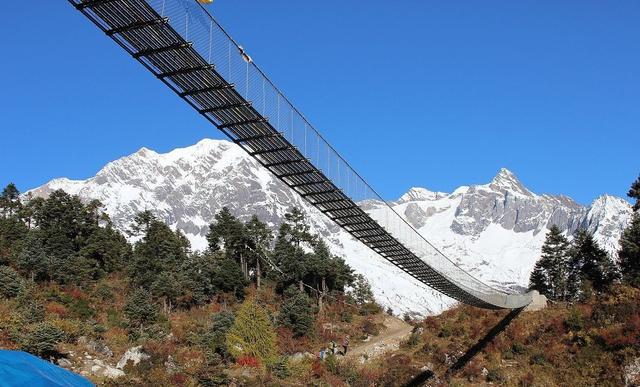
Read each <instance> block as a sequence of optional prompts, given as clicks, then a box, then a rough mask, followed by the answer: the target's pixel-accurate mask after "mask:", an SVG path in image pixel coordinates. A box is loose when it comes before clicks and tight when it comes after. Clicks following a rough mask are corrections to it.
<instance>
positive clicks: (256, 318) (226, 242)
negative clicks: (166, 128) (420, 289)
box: [0, 182, 640, 386]
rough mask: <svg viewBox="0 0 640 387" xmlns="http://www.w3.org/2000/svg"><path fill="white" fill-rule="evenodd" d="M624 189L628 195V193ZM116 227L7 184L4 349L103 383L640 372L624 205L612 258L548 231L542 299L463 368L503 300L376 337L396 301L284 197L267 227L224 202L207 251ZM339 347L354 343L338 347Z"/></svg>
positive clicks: (602, 376)
mask: <svg viewBox="0 0 640 387" xmlns="http://www.w3.org/2000/svg"><path fill="white" fill-rule="evenodd" d="M638 184H640V183H638V182H636V183H634V186H633V187H632V189H631V191H630V193H629V194H630V196H631V197H632V198H636V199H638V197H640V191H638ZM634 187H635V188H634ZM637 208H638V203H636V209H637ZM128 233H129V235H127V237H125V235H123V234H121V233H120V232H118V231H116V230H115V229H114V227H113V226H112V223H111V221H110V219H109V217H108V215H107V214H105V213H104V212H103V211H102V207H101V204H100V203H99V202H97V201H91V202H82V201H81V200H80V199H79V198H78V197H75V196H72V195H69V194H67V193H65V192H63V191H55V192H52V193H51V194H50V195H49V196H48V198H46V199H44V198H28V200H21V199H20V195H19V192H18V190H17V189H16V188H15V187H14V186H13V185H9V186H7V187H6V188H5V189H4V190H3V192H2V194H1V195H0V347H2V348H5V349H19V350H24V351H28V352H31V353H33V354H36V355H38V356H40V357H42V358H44V359H47V360H51V361H53V362H55V363H57V364H59V365H61V366H63V367H65V368H68V369H70V370H73V371H75V372H77V373H81V374H83V375H85V376H87V377H89V378H90V379H91V380H93V381H94V382H96V383H101V384H106V385H183V386H187V385H209V386H213V385H273V386H279V385H331V386H339V385H352V386H395V385H404V384H410V383H417V382H418V381H421V382H425V383H427V385H434V386H435V385H485V384H498V385H507V386H550V385H566V386H569V385H570V386H593V385H599V386H600V385H601V386H608V385H611V386H615V385H624V384H625V383H627V384H628V385H634V384H633V383H638V382H639V381H640V379H638V378H640V290H639V289H638V286H639V284H640V280H639V278H640V215H638V213H637V212H636V213H635V214H634V216H633V219H632V221H631V223H630V224H629V226H628V227H627V229H626V230H625V231H624V233H623V235H622V238H621V240H620V249H619V252H618V256H617V257H611V256H609V255H608V254H607V253H606V252H605V251H604V250H603V249H602V248H600V247H599V246H598V244H597V242H595V241H594V240H593V238H592V236H591V235H590V234H588V233H585V232H584V231H581V230H579V231H578V232H577V233H576V235H575V236H574V237H573V238H571V239H570V240H569V239H567V238H565V237H564V236H563V235H562V234H561V233H559V232H558V230H557V229H556V228H552V229H551V230H550V231H549V233H548V234H547V239H546V241H545V245H544V248H543V254H542V256H541V259H540V261H539V262H538V264H537V265H536V269H535V270H534V272H533V274H532V276H531V287H532V288H535V289H537V290H539V291H540V292H541V293H543V294H544V295H546V296H547V297H548V298H549V300H550V305H549V307H548V308H547V309H545V310H543V311H540V312H531V313H529V312H524V313H522V314H520V315H519V316H518V317H517V318H516V319H515V320H514V321H513V322H511V324H510V325H508V326H506V328H505V329H504V330H503V331H501V333H499V334H498V335H497V336H496V338H495V339H493V340H491V341H488V342H487V343H485V344H486V345H484V346H480V347H479V348H478V352H477V355H476V356H475V357H473V358H472V359H471V360H470V361H469V362H467V363H463V364H462V365H460V363H459V361H460V359H464V357H465V356H464V355H465V352H467V351H469V349H471V348H474V344H476V343H478V342H479V341H482V339H483V337H485V335H486V334H487V332H489V331H490V330H491V329H492V328H494V327H496V326H499V323H500V320H501V319H502V318H504V317H505V315H506V312H503V311H495V312H494V311H485V310H480V309H477V308H472V307H467V306H459V307H456V308H454V309H451V310H449V311H447V312H445V313H443V314H442V315H440V316H432V317H427V318H426V319H424V320H423V319H420V320H412V319H411V318H410V316H408V315H407V316H405V320H406V322H408V323H410V324H412V326H413V330H412V333H411V334H409V335H407V337H404V336H402V337H403V340H402V342H401V343H400V344H399V345H397V344H396V345H395V346H394V345H388V346H387V347H383V346H382V345H378V344H375V343H376V342H377V340H378V339H379V338H380V337H382V336H384V332H385V329H386V327H385V326H384V325H383V322H385V321H386V322H388V321H389V318H390V317H388V316H387V317H385V316H386V315H388V314H391V313H392V312H393V311H392V310H387V311H382V310H381V308H380V307H379V306H378V305H377V304H376V303H375V301H374V299H373V295H372V292H371V289H370V286H369V284H368V283H367V281H366V280H365V279H364V278H363V277H362V276H359V275H355V274H354V273H353V271H352V269H351V268H350V267H349V266H348V265H347V264H346V263H345V261H344V260H343V259H342V258H340V257H336V256H333V255H332V254H331V253H330V251H329V249H328V248H327V246H326V245H325V243H324V242H323V241H322V240H321V239H320V238H319V237H318V236H317V235H314V234H313V233H311V232H310V229H309V226H308V224H307V221H306V219H305V214H304V213H303V212H302V211H300V210H299V209H297V208H292V209H291V210H290V212H289V213H287V214H286V216H285V221H284V222H283V223H282V224H280V225H279V228H278V229H277V231H276V232H274V231H272V230H270V229H269V228H268V227H267V226H266V224H265V223H263V222H262V221H261V220H260V219H259V218H258V217H252V218H251V219H249V220H248V221H246V222H242V221H240V220H239V219H237V218H236V217H234V216H233V215H232V214H231V212H230V211H228V210H227V209H226V208H225V209H223V210H221V211H220V212H219V213H218V214H217V215H216V217H215V221H214V222H213V223H212V224H211V225H210V227H209V233H208V235H207V241H208V248H207V249H206V251H204V252H193V251H191V249H190V246H189V242H188V240H187V239H186V238H185V237H184V235H183V234H182V233H181V232H180V231H174V230H172V229H171V228H170V227H168V226H167V225H166V224H164V223H163V222H161V221H159V220H158V219H157V218H156V217H154V215H153V212H152V211H145V212H142V213H138V214H136V216H135V217H134V221H133V222H132V224H131V225H130V227H129V229H128ZM129 241H135V243H130V242H129ZM395 321H397V320H395ZM405 326H406V324H405ZM409 328H411V327H409ZM402 331H403V330H400V331H399V332H402ZM409 331H410V329H409V330H406V332H407V333H408V332H409ZM381 333H382V334H381ZM394 334H396V333H395V332H394ZM378 335H380V336H378ZM380 342H381V343H382V341H380ZM372 343H374V344H372ZM343 345H347V347H344V346H343ZM334 346H335V348H336V350H335V353H334V350H333V349H332V348H333V347H334ZM369 347H371V348H373V351H370V352H366V351H364V352H363V351H357V350H358V349H359V348H360V349H362V348H369ZM352 348H353V349H356V351H354V352H356V353H357V355H356V356H343V353H344V352H347V353H348V354H349V350H353V349H352ZM321 353H322V355H321Z"/></svg>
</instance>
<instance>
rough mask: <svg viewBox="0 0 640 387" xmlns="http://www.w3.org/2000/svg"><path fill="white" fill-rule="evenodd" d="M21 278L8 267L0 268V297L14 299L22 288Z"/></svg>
mask: <svg viewBox="0 0 640 387" xmlns="http://www.w3.org/2000/svg"><path fill="white" fill-rule="evenodd" d="M23 286H24V285H23V281H22V277H20V275H19V274H18V273H17V272H16V271H15V270H13V269H12V268H11V267H9V266H4V265H3V266H0V297H2V298H14V297H16V296H17V295H18V294H19V293H20V290H21V289H22V287H23Z"/></svg>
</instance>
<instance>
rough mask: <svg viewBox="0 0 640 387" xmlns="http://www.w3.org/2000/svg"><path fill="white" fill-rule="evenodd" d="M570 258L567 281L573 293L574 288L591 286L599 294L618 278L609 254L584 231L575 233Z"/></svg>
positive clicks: (580, 230)
mask: <svg viewBox="0 0 640 387" xmlns="http://www.w3.org/2000/svg"><path fill="white" fill-rule="evenodd" d="M570 256H571V260H570V273H569V281H570V284H572V285H573V287H574V288H573V291H575V290H576V288H575V287H576V286H582V287H584V286H592V287H593V288H594V289H595V290H596V291H600V292H601V291H604V290H606V289H607V288H608V287H609V286H610V285H611V284H613V282H614V281H615V280H616V279H618V277H619V273H618V271H617V268H616V266H615V263H614V262H613V260H612V259H611V257H609V254H607V252H606V251H605V250H603V249H602V248H601V247H600V246H599V245H598V243H597V242H596V241H595V239H593V235H591V234H590V233H589V232H587V231H586V230H582V229H579V230H577V231H576V233H575V235H574V238H573V241H572V244H571V250H570ZM585 281H586V282H585Z"/></svg>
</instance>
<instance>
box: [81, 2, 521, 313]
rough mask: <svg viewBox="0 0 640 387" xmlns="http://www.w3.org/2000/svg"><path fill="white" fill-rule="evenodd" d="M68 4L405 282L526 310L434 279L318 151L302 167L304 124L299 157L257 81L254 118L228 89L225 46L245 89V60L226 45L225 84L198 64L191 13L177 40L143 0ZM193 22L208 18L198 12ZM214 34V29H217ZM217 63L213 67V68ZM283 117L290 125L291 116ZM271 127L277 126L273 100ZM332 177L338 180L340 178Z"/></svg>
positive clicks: (496, 295) (249, 106) (485, 304)
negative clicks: (235, 58)
mask: <svg viewBox="0 0 640 387" xmlns="http://www.w3.org/2000/svg"><path fill="white" fill-rule="evenodd" d="M69 1H70V2H71V3H72V4H73V5H74V6H75V7H76V8H77V9H78V10H79V11H81V12H82V13H83V14H84V15H85V16H87V17H88V18H89V19H90V20H91V21H93V22H94V23H95V24H96V25H97V26H98V27H99V28H100V29H102V30H103V31H104V32H105V33H106V34H107V35H108V36H109V37H111V38H112V39H113V40H115V41H116V42H117V43H118V44H119V45H120V46H121V47H122V48H123V49H125V50H126V51H127V52H128V53H129V54H130V55H131V56H132V57H133V58H135V59H136V60H138V61H139V62H140V63H141V64H142V65H144V66H145V67H146V68H147V69H148V70H149V71H151V72H152V73H153V74H154V75H155V76H156V77H158V79H160V80H161V81H162V82H164V83H165V84H166V85H167V86H168V87H169V88H171V90H173V91H174V92H175V93H176V94H177V95H179V96H180V97H181V98H182V99H184V100H185V101H186V102H187V103H188V104H189V105H191V106H192V107H193V108H194V109H195V110H196V111H198V112H199V113H200V114H202V115H203V116H204V117H205V118H206V119H207V120H208V121H210V122H211V123H212V124H214V125H215V126H216V127H217V128H218V129H220V130H221V131H222V132H224V133H225V134H226V135H227V136H228V137H229V138H230V139H231V140H233V141H234V142H235V143H236V144H238V145H239V146H240V147H242V148H243V149H244V150H245V151H247V152H248V153H249V154H250V155H252V156H253V157H254V158H255V159H256V160H257V161H258V162H260V164H262V165H263V166H264V167H265V168H267V169H268V170H269V171H271V172H272V173H273V174H274V175H276V176H277V177H278V178H279V179H280V180H281V181H283V182H284V183H285V184H287V185H288V186H289V187H291V188H292V189H293V190H294V191H296V192H297V193H298V194H299V195H301V196H302V197H303V198H304V199H305V200H307V201H308V202H309V203H311V204H312V205H314V206H315V207H316V208H318V209H319V210H320V211H321V212H323V213H324V214H326V216H328V217H329V218H330V219H332V220H333V221H334V222H335V223H337V224H338V225H340V226H341V227H342V228H343V229H345V230H346V231H347V232H349V233H350V234H351V235H352V236H353V237H354V238H356V239H358V240H359V241H361V242H362V243H364V244H365V245H367V246H369V247H370V248H371V249H372V250H374V251H375V252H377V253H378V254H380V255H381V256H383V257H385V258H386V259H387V260H389V261H390V262H392V263H393V264H394V265H396V266H397V267H399V268H400V269H402V270H403V271H405V272H406V273H408V274H409V275H411V276H413V277H414V278H416V279H417V280H419V281H421V282H423V283H425V284H427V285H428V286H430V287H433V288H434V289H436V290H438V291H440V292H442V293H444V294H446V295H448V296H450V297H453V298H455V299H457V300H459V301H461V302H464V303H466V304H470V305H475V306H478V307H482V308H492V309H495V308H519V307H522V306H524V305H526V304H528V303H529V301H530V297H529V296H528V295H520V294H507V293H504V292H501V291H497V290H495V289H493V288H490V287H488V286H487V285H485V284H483V283H481V282H480V281H478V280H476V279H475V278H473V277H471V276H469V275H468V274H466V273H464V272H462V273H457V272H456V273H455V276H453V275H451V274H449V273H447V274H449V275H446V274H445V273H443V272H442V271H443V270H436V269H434V268H433V267H432V265H429V264H428V263H426V262H425V261H424V260H423V259H421V258H420V257H418V255H416V254H414V253H413V252H412V251H411V250H410V249H409V248H407V247H406V246H405V245H404V244H403V243H402V242H401V241H400V240H399V238H398V237H397V235H396V236H394V235H392V234H391V233H390V232H388V231H387V230H386V229H385V228H384V227H383V226H381V225H380V224H379V222H378V221H376V220H374V219H373V218H372V217H371V216H370V215H369V214H368V213H367V212H365V211H364V210H363V209H362V208H360V207H359V206H358V205H357V204H356V202H355V201H354V199H353V198H352V197H350V196H348V195H347V194H346V193H345V189H344V185H343V186H342V188H340V187H338V186H337V185H336V182H335V180H336V179H335V178H334V179H333V180H332V179H330V178H329V177H328V176H327V174H325V172H323V171H322V170H321V169H320V168H319V167H318V165H317V164H318V163H319V160H320V155H319V150H318V157H317V158H316V162H315V163H314V162H312V160H311V159H310V157H309V153H308V152H306V146H307V133H306V129H307V125H306V123H305V134H304V136H305V137H304V141H305V142H304V147H305V152H301V150H300V149H299V148H298V147H297V146H295V145H294V144H293V143H292V141H291V139H288V138H287V137H286V135H285V134H284V133H282V132H280V131H278V129H277V126H278V125H275V126H274V119H273V118H270V117H267V116H265V110H266V109H265V107H264V104H265V100H264V88H265V86H264V85H265V84H264V81H265V80H264V79H263V80H262V82H263V83H262V87H263V100H262V105H263V108H262V109H261V110H262V111H259V110H258V108H257V107H256V106H254V104H253V103H252V102H251V101H249V100H248V99H247V98H246V97H247V90H245V93H244V94H245V96H243V95H242V85H234V84H233V83H231V82H230V78H232V77H233V75H232V68H231V67H232V66H231V47H232V45H231V43H233V49H234V51H235V50H240V55H241V58H243V59H244V60H245V62H246V66H247V89H248V82H249V63H250V59H249V58H248V57H247V56H246V54H244V51H242V49H241V48H239V47H238V46H236V45H235V42H233V40H231V39H230V38H229V42H230V43H229V46H228V48H229V68H228V74H227V76H226V77H224V76H223V75H222V70H220V69H219V68H217V67H216V65H214V64H212V63H210V62H211V60H210V59H209V60H205V58H204V56H203V55H202V49H200V50H198V49H197V48H196V47H194V42H193V41H188V40H187V36H186V35H188V31H189V30H188V23H189V20H190V19H189V16H188V15H190V13H189V12H193V11H192V10H191V11H190V10H189V9H188V8H184V10H185V15H187V16H186V19H185V24H184V25H185V27H186V28H185V33H183V34H181V33H178V31H177V30H176V25H175V24H172V22H171V18H168V17H165V16H164V15H161V14H160V13H162V12H163V11H164V10H165V8H164V7H165V5H166V4H165V1H164V0H163V1H162V4H161V8H160V4H156V6H155V7H154V6H152V5H151V4H150V2H151V0H149V2H148V1H146V0H69ZM168 1H169V2H173V3H174V5H176V7H174V9H173V12H174V14H175V12H179V11H180V9H181V8H180V6H181V5H184V6H185V7H187V6H189V5H190V4H189V3H192V0H168ZM193 4H195V3H193ZM193 4H191V5H193ZM199 16H200V17H210V15H208V13H206V12H205V11H204V10H202V14H201V15H199ZM214 23H215V21H213V20H211V28H212V32H211V33H213V28H214ZM215 26H216V28H220V27H219V26H218V25H217V23H215ZM220 29H221V28H220ZM222 31H223V30H222ZM223 32H224V31H223ZM225 34H226V33H225ZM210 39H211V38H210ZM209 45H210V47H209V56H211V52H212V48H211V45H212V40H210V41H209ZM218 46H219V45H218ZM223 48H224V47H223ZM220 63H221V62H220V61H218V63H217V64H218V65H219V64H220ZM251 65H252V66H253V64H251ZM260 74H262V73H261V72H260ZM291 112H292V113H291V121H292V122H293V110H292V111H291ZM277 120H278V122H279V121H280V96H279V95H278V116H277ZM293 129H294V127H293V124H292V126H291V137H293V136H294V134H293ZM318 147H319V145H318ZM318 149H319V148H318ZM330 161H331V160H330V159H329V160H328V162H327V164H328V168H329V169H330V168H331V164H330V163H329V162H330ZM338 168H339V165H338ZM354 173H355V172H354ZM338 175H339V176H341V175H340V172H338ZM338 185H340V183H338ZM347 187H349V183H347ZM347 191H348V190H347ZM403 226H404V225H403ZM414 231H415V230H414ZM420 238H421V237H420ZM425 242H426V241H425ZM427 243H428V242H427ZM436 251H437V250H436ZM438 253H439V252H438ZM445 258H446V257H445ZM452 265H453V264H452ZM456 269H457V270H460V271H462V269H460V268H457V266H455V265H453V266H451V269H450V270H453V271H455V270H456ZM452 277H456V278H452ZM460 278H464V280H460ZM474 281H476V282H474Z"/></svg>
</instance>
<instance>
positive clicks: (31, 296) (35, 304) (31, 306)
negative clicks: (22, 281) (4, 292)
mask: <svg viewBox="0 0 640 387" xmlns="http://www.w3.org/2000/svg"><path fill="white" fill-rule="evenodd" d="M16 301H17V306H18V313H19V314H20V316H21V317H22V318H23V319H24V321H25V322H26V323H28V324H31V323H37V322H41V321H44V304H43V303H42V301H41V300H40V298H38V297H37V295H36V292H35V290H34V288H33V287H31V286H25V287H24V288H22V289H21V290H20V293H19V294H18V297H17V298H16Z"/></svg>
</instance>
